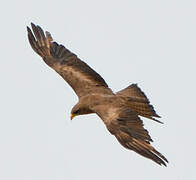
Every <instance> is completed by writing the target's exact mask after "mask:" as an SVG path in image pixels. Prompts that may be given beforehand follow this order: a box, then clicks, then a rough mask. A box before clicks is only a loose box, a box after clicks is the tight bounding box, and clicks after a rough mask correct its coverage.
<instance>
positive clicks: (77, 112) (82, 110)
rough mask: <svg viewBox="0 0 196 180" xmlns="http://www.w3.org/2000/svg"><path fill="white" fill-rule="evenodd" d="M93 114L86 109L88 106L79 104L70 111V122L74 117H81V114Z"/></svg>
mask: <svg viewBox="0 0 196 180" xmlns="http://www.w3.org/2000/svg"><path fill="white" fill-rule="evenodd" d="M90 113H93V111H92V110H90V109H89V108H88V106H84V105H83V104H81V103H78V104H76V105H75V106H74V107H73V108H72V110H71V120H72V119H73V118H74V117H75V116H79V115H83V114H90Z"/></svg>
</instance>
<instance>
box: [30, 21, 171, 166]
mask: <svg viewBox="0 0 196 180" xmlns="http://www.w3.org/2000/svg"><path fill="white" fill-rule="evenodd" d="M31 27H32V30H31V29H30V28H29V27H27V31H28V39H29V42H30V44H31V47H32V48H33V50H34V51H35V52H36V53H37V54H39V55H40V56H41V57H42V58H43V60H44V62H45V63H46V64H47V65H48V66H50V67H51V68H52V69H54V70H55V71H56V72H57V73H58V74H60V75H61V76H62V78H63V79H64V80H65V81H66V82H67V83H68V84H69V85H70V86H71V87H72V88H73V90H74V91H75V93H76V94H77V96H78V99H79V101H78V103H77V104H76V105H75V106H74V107H73V108H72V111H71V119H72V118H73V117H75V116H78V115H83V114H90V113H96V114H97V115H98V116H99V117H100V118H101V119H102V120H103V122H104V123H105V125H106V127H107V129H108V130H109V131H110V133H111V134H112V135H114V136H115V137H116V138H117V140H118V141H119V142H120V144H121V145H123V146H124V147H125V148H127V149H130V150H133V151H135V152H137V153H138V154H140V155H142V156H144V157H146V158H149V159H151V160H153V161H154V162H156V163H158V164H160V165H165V166H166V162H168V161H167V159H166V158H165V157H164V156H163V155H162V154H161V153H159V152H158V151H157V150H156V149H155V148H153V147H152V146H151V144H150V142H152V139H151V137H150V135H149V133H148V131H147V130H146V129H144V127H143V121H142V120H141V119H140V117H139V115H140V116H143V117H146V118H149V119H152V120H154V121H157V122H160V121H158V120H157V119H155V118H156V117H157V118H159V117H160V116H158V115H157V114H156V112H155V110H154V108H153V106H152V105H151V104H150V102H149V100H148V98H147V97H146V95H145V94H144V93H143V92H142V91H141V89H140V88H139V87H138V86H137V84H132V85H130V86H128V87H127V88H125V89H123V90H121V91H119V92H117V93H113V92H112V90H111V89H110V88H109V87H108V85H107V83H106V82H105V81H104V79H103V78H102V77H101V76H100V75H99V74H98V73H97V72H95V71H94V70H93V69H92V68H91V67H90V66H88V65H87V64H86V63H85V62H83V61H82V60H80V59H79V58H78V57H77V56H76V55H75V54H74V53H72V52H70V51H69V50H68V49H67V48H66V47H64V46H63V45H59V44H57V43H56V42H54V41H53V39H52V36H51V35H50V33H49V32H47V31H46V32H45V33H44V32H43V30H42V29H41V27H39V26H36V25H34V24H33V23H31Z"/></svg>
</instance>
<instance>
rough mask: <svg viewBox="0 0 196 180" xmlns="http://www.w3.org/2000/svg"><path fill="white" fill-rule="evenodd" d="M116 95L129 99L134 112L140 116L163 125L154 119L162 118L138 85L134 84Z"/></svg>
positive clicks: (128, 101)
mask: <svg viewBox="0 0 196 180" xmlns="http://www.w3.org/2000/svg"><path fill="white" fill-rule="evenodd" d="M116 94H117V95H118V96H122V97H125V98H126V99H127V104H128V105H129V106H130V108H131V109H132V110H134V111H135V112H137V113H138V115H141V116H143V117H146V118H149V119H152V120H154V121H157V122H159V123H162V122H161V121H159V120H157V119H155V118H154V117H157V118H160V116H159V115H158V114H157V113H156V111H155V110H154V107H153V106H152V105H151V104H150V101H149V100H148V98H147V96H146V95H145V94H144V92H142V90H141V89H140V88H139V87H138V86H137V84H132V85H130V86H128V87H127V88H125V89H123V90H121V91H119V92H117V93H116Z"/></svg>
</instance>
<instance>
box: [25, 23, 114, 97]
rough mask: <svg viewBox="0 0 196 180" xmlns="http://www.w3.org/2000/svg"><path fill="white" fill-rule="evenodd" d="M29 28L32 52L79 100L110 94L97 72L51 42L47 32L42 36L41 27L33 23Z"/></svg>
mask: <svg viewBox="0 0 196 180" xmlns="http://www.w3.org/2000/svg"><path fill="white" fill-rule="evenodd" d="M31 27H32V30H33V32H32V31H31V29H30V28H29V27H27V31H28V39H29V42H30V44H31V47H32V48H33V50H34V51H35V52H36V53H37V54H39V55H40V56H41V57H42V58H43V60H44V61H45V63H46V64H48V65H49V66H50V67H51V68H53V69H54V70H55V71H56V72H57V73H59V74H60V75H61V76H62V77H63V79H65V80H66V81H67V83H68V84H69V85H70V86H71V87H72V88H73V90H74V91H75V92H76V94H77V95H78V97H79V98H80V97H82V96H85V95H89V94H91V93H104V94H107V93H108V94H111V93H112V91H111V90H110V89H109V88H108V85H107V84H106V82H105V81H104V79H103V78H102V77H101V76H100V75H99V74H98V73H97V72H95V71H94V70H93V69H92V68H91V67H89V66H88V65H87V64H86V63H85V62H83V61H81V60H80V59H79V58H78V57H77V56H76V55H75V54H73V53H72V52H70V51H69V50H68V49H67V48H65V47H64V46H63V45H59V44H57V43H56V42H53V39H52V37H51V35H50V33H49V32H46V33H45V34H44V32H43V30H42V29H41V27H39V26H36V25H34V24H33V23H31Z"/></svg>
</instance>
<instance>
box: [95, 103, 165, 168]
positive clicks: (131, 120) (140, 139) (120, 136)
mask: <svg viewBox="0 0 196 180" xmlns="http://www.w3.org/2000/svg"><path fill="white" fill-rule="evenodd" d="M104 109H107V113H106V112H105V110H104ZM95 110H97V111H96V112H97V114H98V115H99V116H100V117H101V118H102V119H103V121H104V123H105V124H106V126H107V128H108V130H109V131H110V132H111V133H112V134H113V135H114V136H115V137H116V138H117V140H118V141H119V142H120V144H121V145H123V146H124V147H125V148H127V149H130V150H133V151H135V152H136V153H138V154H140V155H142V156H144V157H146V158H149V159H151V160H153V161H154V162H156V163H158V164H159V165H165V166H166V162H168V161H167V159H166V158H165V157H164V156H163V155H162V154H161V153H159V152H158V151H157V150H156V149H155V148H153V147H152V146H151V144H150V142H152V139H151V137H150V135H149V133H148V131H147V130H146V129H144V127H143V126H144V124H143V122H142V120H141V119H140V118H139V117H138V115H137V113H135V112H134V111H132V110H131V109H129V108H126V107H123V108H121V107H112V106H108V107H99V108H97V109H96V108H95Z"/></svg>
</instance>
